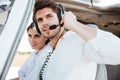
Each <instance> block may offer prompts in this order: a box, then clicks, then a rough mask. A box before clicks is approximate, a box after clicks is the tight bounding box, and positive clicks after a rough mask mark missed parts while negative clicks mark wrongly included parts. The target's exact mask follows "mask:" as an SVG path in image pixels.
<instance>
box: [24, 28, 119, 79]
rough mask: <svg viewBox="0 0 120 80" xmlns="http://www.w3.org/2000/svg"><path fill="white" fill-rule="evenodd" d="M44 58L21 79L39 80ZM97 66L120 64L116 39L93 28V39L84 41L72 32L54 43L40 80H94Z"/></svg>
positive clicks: (49, 49) (117, 39)
mask: <svg viewBox="0 0 120 80" xmlns="http://www.w3.org/2000/svg"><path fill="white" fill-rule="evenodd" d="M47 51H48V52H50V51H51V48H50V47H49V48H48V50H47ZM47 54H48V53H46V54H45V55H44V56H47ZM45 59H46V58H45V57H44V58H43V57H41V59H40V61H41V62H40V64H38V65H37V66H36V67H35V68H34V70H33V71H32V72H31V74H30V76H29V77H27V78H26V79H25V80H39V72H40V68H41V66H42V65H43V62H44V60H45ZM98 63H102V64H120V39H119V38H118V37H116V36H114V35H112V34H111V33H109V32H104V31H101V30H98V29H97V36H96V38H94V39H92V40H90V41H88V42H85V41H84V40H83V39H82V38H81V37H80V36H78V35H77V34H76V33H74V32H71V31H68V32H67V33H65V35H64V36H63V37H61V39H60V40H59V41H58V44H57V45H56V48H55V50H54V51H53V54H52V56H51V57H50V60H49V62H48V63H47V66H46V68H45V70H44V73H43V80H95V77H96V69H97V64H98Z"/></svg>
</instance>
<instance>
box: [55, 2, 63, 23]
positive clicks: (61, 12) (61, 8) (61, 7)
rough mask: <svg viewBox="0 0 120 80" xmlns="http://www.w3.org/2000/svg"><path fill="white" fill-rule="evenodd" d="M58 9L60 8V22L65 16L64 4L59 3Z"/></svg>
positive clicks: (58, 14)
mask: <svg viewBox="0 0 120 80" xmlns="http://www.w3.org/2000/svg"><path fill="white" fill-rule="evenodd" d="M57 5H58V7H59V11H58V13H57V16H58V19H59V22H60V21H61V20H62V15H63V14H64V11H65V10H64V7H63V6H62V4H60V3H58V4H57Z"/></svg>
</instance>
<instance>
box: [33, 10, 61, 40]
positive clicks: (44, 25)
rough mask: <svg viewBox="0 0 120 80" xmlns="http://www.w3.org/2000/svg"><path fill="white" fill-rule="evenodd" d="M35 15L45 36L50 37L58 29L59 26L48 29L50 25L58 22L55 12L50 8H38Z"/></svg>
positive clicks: (55, 33) (53, 35)
mask: <svg viewBox="0 0 120 80" xmlns="http://www.w3.org/2000/svg"><path fill="white" fill-rule="evenodd" d="M35 17H36V21H37V23H38V26H39V29H40V31H41V33H42V34H43V35H44V36H45V37H47V38H49V39H52V38H54V37H55V36H56V35H57V34H58V32H59V31H60V27H57V28H56V29H53V30H50V29H49V27H50V26H51V25H58V24H59V21H58V17H57V14H56V13H55V12H54V11H53V10H52V9H51V8H43V9H41V10H38V11H37V13H36V15H35Z"/></svg>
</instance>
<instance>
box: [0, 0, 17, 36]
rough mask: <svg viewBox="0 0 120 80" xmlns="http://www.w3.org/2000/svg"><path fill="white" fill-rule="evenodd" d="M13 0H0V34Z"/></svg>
mask: <svg viewBox="0 0 120 80" xmlns="http://www.w3.org/2000/svg"><path fill="white" fill-rule="evenodd" d="M14 1H15V0H0V34H1V33H2V31H3V29H4V25H5V24H6V21H7V19H8V17H9V13H10V11H11V8H12V6H13V4H14Z"/></svg>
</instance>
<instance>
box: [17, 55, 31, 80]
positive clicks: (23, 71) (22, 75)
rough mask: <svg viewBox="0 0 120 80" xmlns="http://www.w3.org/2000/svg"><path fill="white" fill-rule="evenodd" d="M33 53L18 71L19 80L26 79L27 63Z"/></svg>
mask: <svg viewBox="0 0 120 80" xmlns="http://www.w3.org/2000/svg"><path fill="white" fill-rule="evenodd" d="M32 55H33V53H32V54H31V55H30V56H29V57H28V58H27V59H26V61H25V63H24V64H23V65H22V66H21V68H20V70H19V71H18V76H19V79H20V80H23V79H24V78H25V77H26V72H27V71H28V67H29V66H30V65H29V62H30V60H31V57H32Z"/></svg>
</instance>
